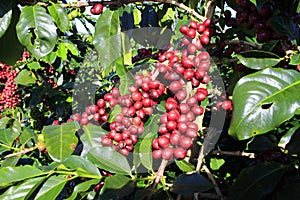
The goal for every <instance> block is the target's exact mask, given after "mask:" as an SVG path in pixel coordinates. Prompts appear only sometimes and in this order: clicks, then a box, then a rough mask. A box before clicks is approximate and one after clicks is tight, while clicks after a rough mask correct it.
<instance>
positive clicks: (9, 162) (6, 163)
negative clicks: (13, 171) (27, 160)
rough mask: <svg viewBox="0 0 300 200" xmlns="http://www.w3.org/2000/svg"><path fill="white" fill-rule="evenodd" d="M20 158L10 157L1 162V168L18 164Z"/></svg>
mask: <svg viewBox="0 0 300 200" xmlns="http://www.w3.org/2000/svg"><path fill="white" fill-rule="evenodd" d="M19 159H20V156H12V157H8V158H6V159H5V160H3V162H2V164H1V167H14V166H16V164H17V163H18V161H19Z"/></svg>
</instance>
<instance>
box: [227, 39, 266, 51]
mask: <svg viewBox="0 0 300 200" xmlns="http://www.w3.org/2000/svg"><path fill="white" fill-rule="evenodd" d="M226 44H245V45H249V46H252V47H254V48H256V49H261V48H262V46H261V45H259V44H254V43H250V42H247V41H243V40H230V41H226Z"/></svg>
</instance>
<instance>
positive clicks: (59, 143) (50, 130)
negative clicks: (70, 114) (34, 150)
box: [42, 121, 80, 161]
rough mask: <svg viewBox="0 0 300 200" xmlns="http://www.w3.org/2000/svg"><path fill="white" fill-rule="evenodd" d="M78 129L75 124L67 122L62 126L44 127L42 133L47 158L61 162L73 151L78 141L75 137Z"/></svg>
mask: <svg viewBox="0 0 300 200" xmlns="http://www.w3.org/2000/svg"><path fill="white" fill-rule="evenodd" d="M79 128H80V126H79V125H78V123H77V122H74V121H72V122H68V123H65V124H62V125H50V126H44V128H43V130H42V133H43V134H44V137H45V144H46V148H47V150H48V152H49V156H50V157H51V158H52V159H53V160H55V161H63V160H65V159H66V158H68V157H69V156H70V155H71V154H72V153H73V151H74V147H73V146H74V145H75V146H76V145H77V142H78V139H77V137H76V135H75V133H76V131H77V130H78V129H79Z"/></svg>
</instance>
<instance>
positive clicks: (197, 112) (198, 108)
mask: <svg viewBox="0 0 300 200" xmlns="http://www.w3.org/2000/svg"><path fill="white" fill-rule="evenodd" d="M192 112H193V113H194V114H195V115H202V114H203V113H204V108H202V107H201V106H194V107H193V108H192Z"/></svg>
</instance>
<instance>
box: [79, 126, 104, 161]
mask: <svg viewBox="0 0 300 200" xmlns="http://www.w3.org/2000/svg"><path fill="white" fill-rule="evenodd" d="M83 131H84V134H83V135H82V136H81V137H80V141H81V142H82V143H83V150H82V152H81V156H83V157H85V156H86V155H87V153H88V152H89V151H90V149H92V148H94V147H101V146H102V145H101V137H102V135H104V134H106V133H107V131H105V130H103V129H102V128H101V127H99V126H96V125H88V126H83Z"/></svg>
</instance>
